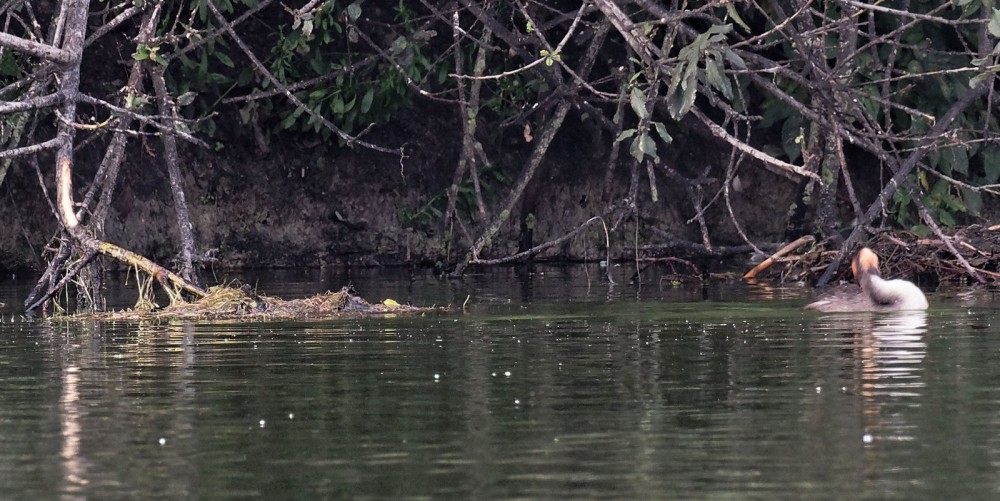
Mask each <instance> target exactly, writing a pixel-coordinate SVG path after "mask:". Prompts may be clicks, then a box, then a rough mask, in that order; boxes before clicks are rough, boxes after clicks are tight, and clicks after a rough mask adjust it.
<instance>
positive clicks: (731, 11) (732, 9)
mask: <svg viewBox="0 0 1000 501" xmlns="http://www.w3.org/2000/svg"><path fill="white" fill-rule="evenodd" d="M726 14H728V15H729V17H731V18H733V21H735V22H736V24H738V25H740V28H743V29H744V30H746V31H747V32H750V27H749V26H747V23H745V22H743V18H741V17H740V14H739V12H736V4H734V3H732V2H727V3H726Z"/></svg>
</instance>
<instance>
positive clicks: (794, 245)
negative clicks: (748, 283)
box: [743, 235, 816, 280]
mask: <svg viewBox="0 0 1000 501" xmlns="http://www.w3.org/2000/svg"><path fill="white" fill-rule="evenodd" d="M815 241H816V238H815V237H813V236H812V235H806V236H804V237H802V238H800V239H798V240H796V241H794V242H792V243H790V244H788V245H786V246H784V247H782V248H781V249H778V252H775V253H774V254H771V257H769V258H767V259H765V260H764V261H763V262H761V263H760V264H758V265H757V266H754V268H753V269H752V270H750V271H748V272H746V274H745V275H743V279H744V280H748V279H751V278H754V277H756V276H757V275H758V274H759V273H760V272H762V271H764V270H766V269H768V268H770V267H771V265H772V264H774V262H775V261H776V260H778V259H780V258H782V257H784V256H785V255H786V254H788V253H789V252H792V251H793V250H795V249H798V248H799V247H802V246H803V245H805V244H811V243H813V242H815Z"/></svg>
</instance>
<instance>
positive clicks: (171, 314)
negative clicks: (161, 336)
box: [77, 285, 445, 320]
mask: <svg viewBox="0 0 1000 501" xmlns="http://www.w3.org/2000/svg"><path fill="white" fill-rule="evenodd" d="M444 309H445V308H440V307H418V306H410V305H405V304H398V303H396V302H395V301H393V300H389V299H387V300H385V301H384V302H382V303H375V304H373V303H369V302H368V301H366V300H365V299H364V298H362V297H360V296H357V295H355V294H354V293H353V291H351V290H350V289H348V288H346V287H345V288H343V289H341V290H339V291H337V292H325V293H323V294H317V295H315V296H312V297H308V298H304V299H291V300H284V299H281V298H278V297H273V296H266V295H263V294H260V295H258V294H256V293H255V292H254V291H253V290H252V289H251V288H250V287H248V286H245V285H244V286H242V287H233V286H228V285H220V286H216V287H212V288H210V289H209V290H208V294H207V295H206V296H205V297H203V298H200V299H198V300H197V301H175V302H174V303H172V304H171V305H170V306H167V307H165V308H157V309H153V310H149V311H142V310H137V309H132V310H127V311H119V312H109V313H96V314H95V313H89V314H86V315H79V316H77V318H94V317H100V318H102V319H108V320H148V319H254V320H269V319H274V320H280V319H289V318H317V317H319V318H338V317H344V316H365V315H388V314H414V313H427V312H431V311H442V310H444Z"/></svg>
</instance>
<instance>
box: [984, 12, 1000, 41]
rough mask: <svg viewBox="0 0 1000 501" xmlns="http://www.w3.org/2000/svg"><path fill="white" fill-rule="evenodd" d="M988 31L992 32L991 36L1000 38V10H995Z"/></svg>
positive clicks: (987, 26)
mask: <svg viewBox="0 0 1000 501" xmlns="http://www.w3.org/2000/svg"><path fill="white" fill-rule="evenodd" d="M986 29H988V30H990V35H993V36H994V37H998V38H1000V9H993V15H992V16H990V22H989V24H987V25H986Z"/></svg>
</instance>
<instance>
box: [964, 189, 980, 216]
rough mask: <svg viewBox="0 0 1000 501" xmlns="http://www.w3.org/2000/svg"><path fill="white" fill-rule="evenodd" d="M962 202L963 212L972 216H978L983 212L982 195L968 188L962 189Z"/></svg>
mask: <svg viewBox="0 0 1000 501" xmlns="http://www.w3.org/2000/svg"><path fill="white" fill-rule="evenodd" d="M962 200H963V202H964V203H965V210H967V211H968V212H969V214H971V215H973V216H979V215H980V213H982V211H983V194H982V193H980V192H978V191H973V190H970V189H968V188H962Z"/></svg>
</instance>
